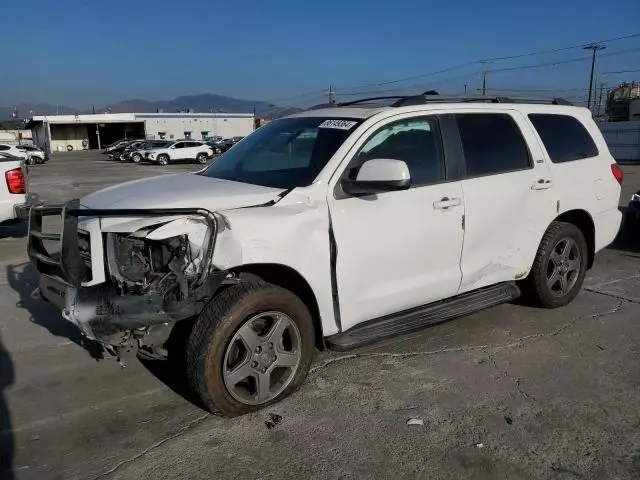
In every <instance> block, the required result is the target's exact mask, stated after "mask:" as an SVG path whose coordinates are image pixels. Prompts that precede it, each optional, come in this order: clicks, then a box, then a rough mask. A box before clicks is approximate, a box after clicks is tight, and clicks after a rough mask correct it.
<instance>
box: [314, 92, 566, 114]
mask: <svg viewBox="0 0 640 480" xmlns="http://www.w3.org/2000/svg"><path fill="white" fill-rule="evenodd" d="M379 100H396V101H395V102H393V103H392V104H390V105H388V106H391V107H406V106H410V105H424V104H426V103H538V104H543V105H544V104H549V105H573V103H571V102H570V101H569V100H567V99H565V98H519V97H498V96H478V95H476V96H470V95H469V96H462V97H461V96H459V95H439V94H438V92H436V91H435V90H428V91H426V92H425V93H423V94H420V95H390V96H384V97H368V98H361V99H359V100H351V101H349V102H341V103H323V104H320V105H314V106H313V107H310V108H308V109H307V110H317V109H320V108H331V107H349V106H352V105H362V104H367V103H372V102H377V101H379ZM373 104H374V105H375V103H373Z"/></svg>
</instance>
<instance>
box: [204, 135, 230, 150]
mask: <svg viewBox="0 0 640 480" xmlns="http://www.w3.org/2000/svg"><path fill="white" fill-rule="evenodd" d="M206 144H207V145H209V146H210V147H211V149H212V150H213V153H222V152H223V151H224V150H225V144H224V139H223V138H222V137H218V136H216V137H211V138H209V139H208V140H207V141H206Z"/></svg>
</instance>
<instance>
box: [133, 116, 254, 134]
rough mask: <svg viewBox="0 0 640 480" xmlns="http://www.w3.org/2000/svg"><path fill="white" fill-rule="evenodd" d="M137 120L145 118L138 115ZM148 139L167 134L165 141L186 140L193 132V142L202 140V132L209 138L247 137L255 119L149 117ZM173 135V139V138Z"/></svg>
mask: <svg viewBox="0 0 640 480" xmlns="http://www.w3.org/2000/svg"><path fill="white" fill-rule="evenodd" d="M137 118H139V119H141V118H143V116H142V115H138V116H137ZM144 120H145V129H146V132H147V137H148V138H155V139H159V138H160V133H161V132H164V133H165V139H167V140H172V139H179V138H185V132H191V139H192V140H202V132H207V135H208V136H210V137H211V136H214V135H219V136H221V137H223V138H229V137H236V136H241V137H244V136H247V135H249V134H250V133H251V132H253V126H254V125H253V117H246V118H244V117H238V118H234V117H220V118H212V117H198V118H193V117H192V118H180V117H168V118H167V117H165V118H162V117H149V118H144ZM172 135H173V137H171V136H172Z"/></svg>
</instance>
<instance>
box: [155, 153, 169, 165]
mask: <svg viewBox="0 0 640 480" xmlns="http://www.w3.org/2000/svg"><path fill="white" fill-rule="evenodd" d="M168 164H169V156H168V155H165V154H164V153H163V154H162V155H158V165H162V166H164V165H168Z"/></svg>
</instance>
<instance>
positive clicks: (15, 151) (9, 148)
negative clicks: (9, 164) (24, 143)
mask: <svg viewBox="0 0 640 480" xmlns="http://www.w3.org/2000/svg"><path fill="white" fill-rule="evenodd" d="M18 147H19V145H11V144H9V143H0V153H8V154H9V155H13V156H14V157H18V158H20V159H22V160H24V161H25V163H26V161H27V158H28V155H27V152H25V151H24V150H21V149H20V148H18Z"/></svg>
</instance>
